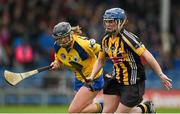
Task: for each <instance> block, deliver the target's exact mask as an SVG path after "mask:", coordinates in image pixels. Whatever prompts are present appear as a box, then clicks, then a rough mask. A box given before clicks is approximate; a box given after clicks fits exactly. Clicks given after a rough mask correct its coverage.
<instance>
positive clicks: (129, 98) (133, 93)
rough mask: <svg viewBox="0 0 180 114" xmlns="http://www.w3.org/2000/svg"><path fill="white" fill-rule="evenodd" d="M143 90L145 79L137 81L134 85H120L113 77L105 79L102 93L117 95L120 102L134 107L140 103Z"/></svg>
mask: <svg viewBox="0 0 180 114" xmlns="http://www.w3.org/2000/svg"><path fill="white" fill-rule="evenodd" d="M144 91H145V81H144V80H142V81H139V82H138V83H137V84H134V85H122V84H120V83H118V81H117V80H116V79H115V78H112V79H108V80H107V79H106V81H105V85H104V89H103V93H104V94H107V95H119V96H120V102H121V103H122V104H123V105H125V106H128V107H134V106H136V105H138V104H139V103H141V101H142V100H143V95H144Z"/></svg>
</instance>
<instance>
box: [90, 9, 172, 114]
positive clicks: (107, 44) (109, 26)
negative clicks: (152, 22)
mask: <svg viewBox="0 0 180 114" xmlns="http://www.w3.org/2000/svg"><path fill="white" fill-rule="evenodd" d="M103 21H104V26H105V31H106V35H105V37H104V38H103V40H102V45H101V51H100V52H99V56H98V59H97V61H96V62H95V64H94V68H93V70H92V74H91V76H90V77H89V78H88V81H92V80H93V79H94V77H95V76H96V74H97V73H98V72H99V71H100V69H101V68H102V66H103V64H104V61H105V59H106V58H109V59H111V60H112V62H113V64H114V65H113V69H114V70H113V74H112V75H113V77H112V78H111V79H110V80H109V81H107V84H105V87H104V89H103V93H104V108H103V113H112V112H116V113H129V112H131V113H140V112H142V113H154V112H155V111H154V109H153V103H152V102H151V101H146V102H144V103H142V104H139V103H141V102H142V100H143V95H144V91H145V71H144V67H143V65H142V63H141V60H140V57H143V58H144V59H145V60H146V61H147V63H148V64H149V65H150V66H151V68H152V69H153V70H154V71H155V73H156V74H157V75H158V76H159V78H160V79H161V81H162V84H163V85H164V86H165V87H166V88H167V89H170V88H171V87H172V85H171V82H170V81H171V79H169V78H168V77H167V76H166V75H165V74H164V73H163V72H162V70H161V68H160V66H159V64H158V63H157V61H156V60H155V59H154V57H153V56H152V54H151V53H150V52H149V51H148V50H147V49H146V48H145V46H144V45H143V44H142V42H141V41H140V39H139V38H138V37H137V36H136V35H134V34H133V33H131V32H129V31H127V30H126V29H125V28H124V25H125V23H126V21H127V19H126V14H125V11H124V10H123V9H121V8H111V9H108V10H106V11H105V13H104V16H103ZM136 106H137V107H136Z"/></svg>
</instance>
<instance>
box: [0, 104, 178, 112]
mask: <svg viewBox="0 0 180 114" xmlns="http://www.w3.org/2000/svg"><path fill="white" fill-rule="evenodd" d="M67 109H68V106H67V105H53V106H39V105H37V106H36V105H34V106H33V105H32V106H29V105H28V106H22V105H6V106H0V113H67ZM157 113H180V108H158V109H157Z"/></svg>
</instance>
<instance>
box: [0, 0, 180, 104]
mask: <svg viewBox="0 0 180 114" xmlns="http://www.w3.org/2000/svg"><path fill="white" fill-rule="evenodd" d="M161 1H162V0H113V1H112V0H0V90H1V91H2V92H1V95H0V96H1V97H5V96H3V95H4V94H6V93H8V92H9V91H7V90H8V89H7V88H9V89H12V87H11V86H8V85H7V83H5V82H4V80H3V77H2V75H3V71H4V69H8V70H10V71H14V72H22V71H28V70H32V69H35V68H38V67H41V66H45V65H49V64H50V63H51V62H52V61H53V59H54V57H53V56H54V48H53V44H54V41H53V39H52V36H51V33H52V29H53V27H54V25H56V24H57V23H58V22H60V21H68V22H70V23H71V25H73V26H76V25H79V26H81V27H82V31H83V35H85V36H87V37H89V38H94V39H96V40H97V42H98V43H100V42H101V40H102V36H103V34H104V28H103V20H102V15H103V13H104V11H105V10H106V9H108V8H112V7H121V8H122V9H124V10H125V12H126V14H127V17H128V26H127V29H128V30H129V31H131V32H133V33H135V34H136V35H137V36H138V37H140V38H141V40H142V42H143V43H144V44H145V46H146V48H147V49H148V50H150V52H151V53H152V54H153V55H154V56H155V58H156V59H157V60H158V62H159V64H160V65H161V67H162V68H163V71H164V72H165V73H166V74H167V75H168V76H169V77H170V78H172V79H173V88H174V89H180V71H179V70H180V21H179V20H180V7H179V0H171V1H170V26H169V31H168V32H169V33H168V34H169V38H170V40H169V41H170V42H169V44H170V45H171V47H170V51H169V52H168V53H167V52H165V51H164V50H163V46H162V38H161V30H160V26H161V25H160V23H161V18H160V14H161V12H160V11H161V10H160V7H161ZM107 64H109V63H108V61H107ZM144 64H145V65H146V63H145V62H144ZM107 66H108V65H107ZM105 69H107V70H108V71H109V69H111V68H109V67H105ZM146 72H147V88H158V89H161V88H162V86H161V83H160V81H159V80H158V78H156V77H157V76H156V75H155V74H154V73H153V71H152V70H150V69H149V68H148V67H146ZM39 75H40V76H34V77H31V78H29V79H27V80H25V81H23V82H22V83H20V84H18V85H17V86H16V87H13V90H15V91H16V92H14V93H11V92H12V91H11V92H10V93H11V94H10V96H9V97H8V98H7V100H6V98H4V99H5V100H3V101H2V100H0V103H6V102H7V103H16V102H17V101H18V102H20V101H19V100H18V99H19V98H17V96H16V94H17V93H18V92H17V90H19V93H21V90H24V91H25V90H27V89H26V88H31V89H32V88H33V89H32V90H34V89H35V88H36V89H38V90H39V91H40V90H45V91H46V92H49V91H50V90H54V91H53V93H54V94H55V93H65V94H67V92H68V88H69V91H70V92H69V93H68V94H71V91H72V87H73V83H72V81H73V74H72V72H71V71H69V70H68V69H64V70H62V71H57V72H44V73H41V74H39ZM24 88H25V89H24ZM48 90H49V91H48ZM58 91H59V92H58ZM36 92H37V91H36ZM15 93H16V94H15ZM22 93H23V94H26V92H22ZM32 93H33V91H32ZM32 93H30V94H32ZM50 93H51V92H50ZM43 94H45V93H43ZM48 94H49V93H48ZM13 95H14V96H13ZM55 95H57V94H55ZM61 97H62V96H61ZM53 98H55V97H54V96H53ZM22 99H25V98H22ZM32 99H33V98H28V100H27V102H28V101H29V102H30V101H31V102H32V101H33V100H32ZM37 99H38V98H36V99H35V100H34V102H36V101H37ZM57 101H58V100H57V99H54V102H57ZM44 102H45V101H44ZM64 102H67V101H64Z"/></svg>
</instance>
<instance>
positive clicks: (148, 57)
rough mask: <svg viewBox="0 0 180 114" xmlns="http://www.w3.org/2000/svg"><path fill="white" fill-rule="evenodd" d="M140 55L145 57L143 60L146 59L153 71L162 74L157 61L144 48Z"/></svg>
mask: <svg viewBox="0 0 180 114" xmlns="http://www.w3.org/2000/svg"><path fill="white" fill-rule="evenodd" d="M142 56H143V57H144V58H145V60H146V61H147V63H148V64H149V65H150V66H151V68H152V69H153V70H154V72H155V73H156V74H157V75H158V76H160V75H162V73H163V72H162V69H161V67H160V65H159V64H158V62H157V61H156V59H155V58H154V57H153V55H152V54H151V53H150V52H149V51H148V50H146V51H145V52H144V53H143V54H142Z"/></svg>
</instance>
